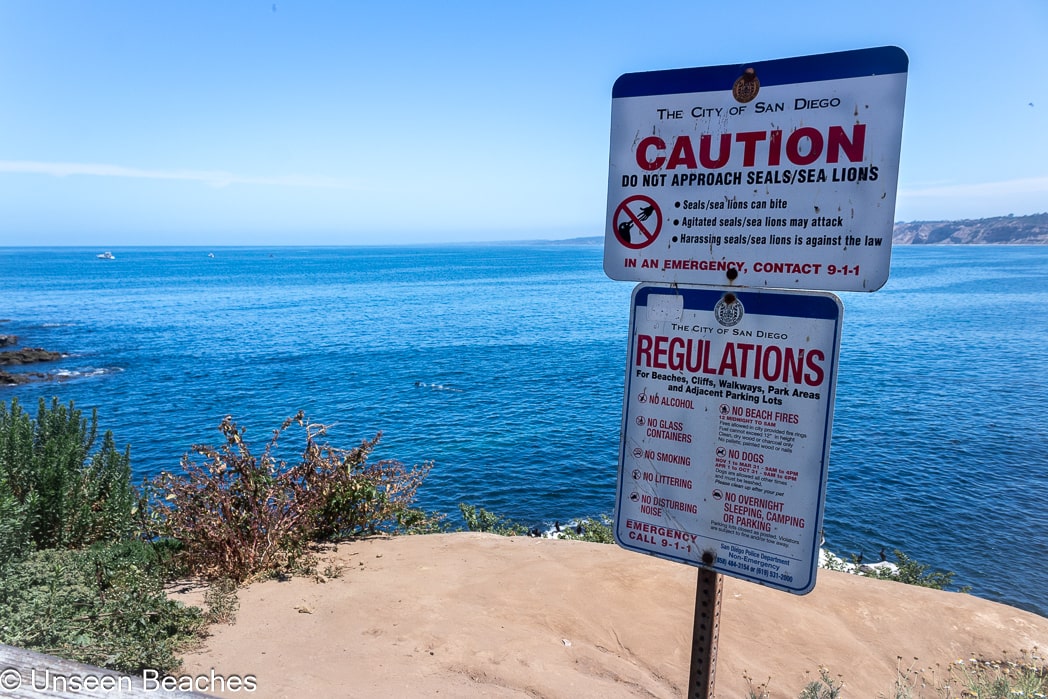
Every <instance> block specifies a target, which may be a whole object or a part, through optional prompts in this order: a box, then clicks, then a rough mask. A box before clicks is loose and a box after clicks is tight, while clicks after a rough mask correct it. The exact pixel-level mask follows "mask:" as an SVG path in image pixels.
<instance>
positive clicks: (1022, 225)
mask: <svg viewBox="0 0 1048 699" xmlns="http://www.w3.org/2000/svg"><path fill="white" fill-rule="evenodd" d="M541 242H543V243H548V244H550V245H565V244H576V245H598V244H601V243H603V242H604V237H603V236H590V237H586V238H571V239H568V240H549V241H541ZM892 243H893V244H894V245H1048V213H1040V214H1030V215H1029V216H995V217H993V218H977V219H958V220H955V221H896V222H895V228H894V229H893V230H892Z"/></svg>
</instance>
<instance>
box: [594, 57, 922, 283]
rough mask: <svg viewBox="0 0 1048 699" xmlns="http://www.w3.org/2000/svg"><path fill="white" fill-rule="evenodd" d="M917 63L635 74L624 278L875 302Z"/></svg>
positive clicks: (611, 266) (834, 61) (624, 108)
mask: <svg viewBox="0 0 1048 699" xmlns="http://www.w3.org/2000/svg"><path fill="white" fill-rule="evenodd" d="M907 66H908V59H907V57H906V54H905V53H904V52H903V51H902V49H899V48H896V47H882V48H874V49H863V50H859V51H847V52H842V53H832V54H822V55H817V56H805V57H800V58H789V59H783V60H776V61H765V62H758V63H745V64H741V65H732V66H716V67H708V68H687V69H681V70H668V71H657V72H650V73H627V74H626V75H623V76H621V77H620V78H619V79H618V80H617V81H616V82H615V86H614V88H613V91H612V112H611V152H610V167H609V175H608V210H607V229H606V232H605V241H604V271H605V273H606V274H607V275H608V276H609V277H611V278H612V279H619V280H627V281H630V280H632V281H656V282H657V281H667V282H680V283H686V284H687V283H690V284H709V285H725V284H729V283H730V284H733V285H740V286H747V287H778V288H785V289H825V290H835V291H876V290H877V289H879V288H880V287H881V286H883V285H884V283H885V281H887V279H888V269H889V264H890V260H891V242H892V228H893V224H894V218H895V195H896V189H897V186H898V173H899V151H900V147H901V142H902V117H903V105H904V102H905V96H906V71H907Z"/></svg>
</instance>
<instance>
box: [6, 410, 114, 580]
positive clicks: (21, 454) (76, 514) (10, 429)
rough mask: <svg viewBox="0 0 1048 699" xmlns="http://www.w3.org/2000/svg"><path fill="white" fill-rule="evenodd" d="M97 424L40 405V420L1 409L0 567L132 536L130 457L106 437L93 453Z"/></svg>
mask: <svg viewBox="0 0 1048 699" xmlns="http://www.w3.org/2000/svg"><path fill="white" fill-rule="evenodd" d="M97 427H98V416H97V411H92V413H91V419H90V421H88V420H87V419H85V418H83V417H82V416H81V413H80V411H79V410H77V409H76V408H75V407H74V406H73V403H72V402H70V403H69V405H68V406H64V405H60V404H59V403H58V399H57V398H54V399H52V401H51V405H50V407H48V406H47V404H46V403H45V401H44V400H43V399H41V400H40V405H39V409H38V412H37V417H36V419H35V420H34V419H32V418H31V417H30V416H29V414H28V413H26V412H25V411H24V410H22V408H21V406H20V405H19V404H18V401H17V400H12V401H11V407H10V409H9V408H8V407H7V404H5V403H0V514H2V515H3V522H4V524H3V525H2V526H0V561H3V560H7V556H10V555H12V554H13V553H15V552H18V551H22V552H26V551H27V550H28V548H29V547H30V546H31V547H34V548H37V549H45V548H76V547H81V546H87V545H89V544H92V543H94V542H96V541H115V540H117V539H120V538H122V537H125V536H127V535H128V534H129V533H130V532H131V530H132V512H133V509H134V506H135V494H134V489H133V488H132V487H131V456H130V449H129V448H128V449H125V450H124V451H123V452H120V451H118V450H117V448H116V445H115V443H114V441H113V435H112V433H111V432H109V431H107V432H106V433H105V434H104V435H103V437H102V444H101V446H100V447H99V448H98V449H97V450H94V451H92V449H93V448H94V446H95V441H96V437H97Z"/></svg>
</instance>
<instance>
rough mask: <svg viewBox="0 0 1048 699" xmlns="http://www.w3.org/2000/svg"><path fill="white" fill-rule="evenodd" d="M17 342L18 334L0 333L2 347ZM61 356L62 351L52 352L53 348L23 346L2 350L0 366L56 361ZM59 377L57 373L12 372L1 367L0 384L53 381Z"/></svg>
mask: <svg viewBox="0 0 1048 699" xmlns="http://www.w3.org/2000/svg"><path fill="white" fill-rule="evenodd" d="M17 344H18V336H17V335H0V347H14V346H16V345H17ZM61 358H62V353H61V352H52V351H51V350H46V349H43V348H42V347H22V348H19V349H12V350H4V351H0V367H3V366H22V365H25V364H39V363H41V362H54V361H58V360H59V359H61ZM57 378H58V377H57V376H56V375H55V374H47V373H43V372H39V371H18V372H11V371H4V370H3V369H0V386H18V385H21V384H26V383H30V382H32V381H53V380H55V379H57Z"/></svg>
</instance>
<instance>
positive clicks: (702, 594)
mask: <svg viewBox="0 0 1048 699" xmlns="http://www.w3.org/2000/svg"><path fill="white" fill-rule="evenodd" d="M722 587H723V580H722V579H721V575H720V573H717V572H715V571H712V570H709V569H708V568H699V577H698V581H697V584H696V588H695V626H694V628H693V630H692V637H691V676H690V682H689V683H688V698H689V699H713V696H714V694H713V685H714V680H715V678H716V674H717V635H718V633H719V632H720V607H721V588H722Z"/></svg>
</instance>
